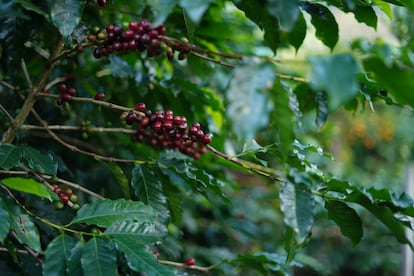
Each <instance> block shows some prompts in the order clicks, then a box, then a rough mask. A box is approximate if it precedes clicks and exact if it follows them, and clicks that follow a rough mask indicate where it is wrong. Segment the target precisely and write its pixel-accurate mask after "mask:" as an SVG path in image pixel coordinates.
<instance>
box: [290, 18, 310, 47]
mask: <svg viewBox="0 0 414 276" xmlns="http://www.w3.org/2000/svg"><path fill="white" fill-rule="evenodd" d="M306 33H307V25H306V20H305V18H304V17H303V14H302V12H299V16H298V19H297V20H296V24H295V26H294V27H293V29H292V30H291V31H290V32H289V33H288V35H287V37H288V41H289V43H290V44H291V45H292V46H293V47H295V49H296V51H298V50H299V48H300V46H301V45H302V43H303V41H304V40H305V37H306Z"/></svg>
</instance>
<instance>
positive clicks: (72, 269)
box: [66, 241, 84, 276]
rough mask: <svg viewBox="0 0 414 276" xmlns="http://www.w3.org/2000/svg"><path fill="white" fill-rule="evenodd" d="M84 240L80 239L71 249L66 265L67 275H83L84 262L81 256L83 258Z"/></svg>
mask: <svg viewBox="0 0 414 276" xmlns="http://www.w3.org/2000/svg"><path fill="white" fill-rule="evenodd" d="M83 246H84V242H83V241H78V242H77V243H76V244H75V246H74V247H72V249H71V250H70V254H69V259H68V260H67V265H66V274H67V275H77V276H82V275H84V274H83V271H82V264H81V258H82V252H83Z"/></svg>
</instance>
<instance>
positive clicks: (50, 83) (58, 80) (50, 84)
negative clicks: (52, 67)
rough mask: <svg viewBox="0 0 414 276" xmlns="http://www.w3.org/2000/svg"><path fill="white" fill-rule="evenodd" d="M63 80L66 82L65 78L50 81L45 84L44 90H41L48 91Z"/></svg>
mask: <svg viewBox="0 0 414 276" xmlns="http://www.w3.org/2000/svg"><path fill="white" fill-rule="evenodd" d="M65 80H66V77H57V78H55V79H54V80H52V81H51V82H49V83H48V84H46V85H45V88H44V89H43V90H44V91H48V90H49V89H50V88H51V87H53V85H55V84H57V83H59V82H63V81H65Z"/></svg>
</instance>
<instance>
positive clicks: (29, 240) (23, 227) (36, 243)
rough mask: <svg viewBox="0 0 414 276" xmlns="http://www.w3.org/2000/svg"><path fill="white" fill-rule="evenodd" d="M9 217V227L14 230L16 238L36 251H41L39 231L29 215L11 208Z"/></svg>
mask: <svg viewBox="0 0 414 276" xmlns="http://www.w3.org/2000/svg"><path fill="white" fill-rule="evenodd" d="M10 218H12V219H11V220H10V224H11V225H10V228H11V229H12V230H14V231H15V233H16V236H17V240H18V241H19V242H20V243H22V244H25V245H27V246H28V247H29V248H31V249H32V250H34V251H36V252H42V247H41V245H40V236H39V231H38V230H37V228H36V225H35V224H34V223H33V221H32V219H31V217H29V216H28V215H25V214H22V213H20V212H16V210H13V211H12V212H10Z"/></svg>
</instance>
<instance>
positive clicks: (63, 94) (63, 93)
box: [56, 83, 76, 105]
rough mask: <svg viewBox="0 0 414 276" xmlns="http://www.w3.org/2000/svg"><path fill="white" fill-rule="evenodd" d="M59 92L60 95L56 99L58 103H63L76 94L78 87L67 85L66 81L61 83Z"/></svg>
mask: <svg viewBox="0 0 414 276" xmlns="http://www.w3.org/2000/svg"><path fill="white" fill-rule="evenodd" d="M59 92H60V96H59V97H58V98H57V100H56V103H57V105H62V104H63V103H64V102H70V101H71V100H72V97H74V96H76V89H75V88H73V87H67V86H66V84H64V83H62V84H61V85H59Z"/></svg>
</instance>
